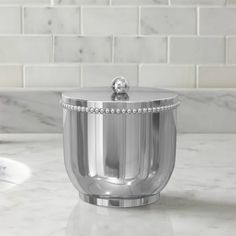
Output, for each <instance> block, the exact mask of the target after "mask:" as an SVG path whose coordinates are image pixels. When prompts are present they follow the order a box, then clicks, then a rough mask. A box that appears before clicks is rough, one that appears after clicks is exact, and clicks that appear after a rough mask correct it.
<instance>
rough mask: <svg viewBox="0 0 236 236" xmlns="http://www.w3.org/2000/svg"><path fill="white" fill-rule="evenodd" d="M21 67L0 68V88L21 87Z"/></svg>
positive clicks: (7, 66) (8, 66)
mask: <svg viewBox="0 0 236 236" xmlns="http://www.w3.org/2000/svg"><path fill="white" fill-rule="evenodd" d="M22 84H23V83H22V66H20V65H6V66H5V65H2V66H0V87H22Z"/></svg>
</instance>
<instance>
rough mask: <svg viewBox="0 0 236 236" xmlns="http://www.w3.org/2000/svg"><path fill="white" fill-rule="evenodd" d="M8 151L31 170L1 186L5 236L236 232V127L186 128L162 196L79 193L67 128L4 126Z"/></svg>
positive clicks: (214, 235) (215, 235)
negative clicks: (133, 204) (70, 172)
mask: <svg viewBox="0 0 236 236" xmlns="http://www.w3.org/2000/svg"><path fill="white" fill-rule="evenodd" d="M0 140H1V145H0V157H4V158H6V159H11V160H15V161H18V162H20V163H24V164H25V165H27V166H28V167H29V168H30V169H31V176H30V178H29V179H28V180H27V181H26V182H24V183H19V184H18V185H16V186H15V187H13V188H11V189H8V190H4V191H1V192H0V219H1V220H0V235H4V236H16V235H22V236H31V235H34V236H78V235H80V236H88V235H90V236H97V235H103V236H110V235H114V236H118V235H124V236H128V235H129V236H139V235H148V236H157V235H158V236H159V235H160V236H183V235H191V236H197V235H201V236H221V235H225V236H228V235H230V236H231V235H235V234H236V201H235V199H236V171H235V169H236V159H235V153H236V146H235V143H236V134H181V135H179V136H178V142H177V158H176V167H175V170H174V173H173V176H172V178H171V180H170V182H169V184H168V185H167V187H166V188H165V189H164V191H163V193H162V194H161V198H160V201H159V202H157V203H155V204H152V205H149V206H146V207H140V208H133V209H110V208H102V207H96V206H93V205H88V204H86V203H83V202H81V201H79V198H78V192H77V191H76V190H75V189H74V187H73V186H72V184H71V183H70V181H69V179H68V177H67V175H66V171H65V168H64V162H63V150H62V137H61V135H60V134H1V135H0Z"/></svg>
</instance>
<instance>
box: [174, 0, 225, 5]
mask: <svg viewBox="0 0 236 236" xmlns="http://www.w3.org/2000/svg"><path fill="white" fill-rule="evenodd" d="M225 2H226V0H171V4H173V5H224V4H225Z"/></svg>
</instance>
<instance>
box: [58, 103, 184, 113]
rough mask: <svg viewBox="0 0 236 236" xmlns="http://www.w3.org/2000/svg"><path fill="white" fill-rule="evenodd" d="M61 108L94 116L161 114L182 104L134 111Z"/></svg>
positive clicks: (72, 106) (66, 106) (81, 107)
mask: <svg viewBox="0 0 236 236" xmlns="http://www.w3.org/2000/svg"><path fill="white" fill-rule="evenodd" d="M60 103H61V106H62V107H63V108H64V109H67V110H70V111H76V112H85V113H94V114H136V113H137V114H145V113H159V112H163V111H168V110H172V109H175V108H177V107H178V106H179V105H180V102H177V103H174V104H171V105H166V106H158V107H149V108H136V109H135V108H134V109H130V108H128V109H125V108H123V109H120V108H97V107H83V106H74V105H70V104H66V103H63V102H60Z"/></svg>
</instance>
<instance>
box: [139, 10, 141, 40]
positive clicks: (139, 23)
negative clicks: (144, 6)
mask: <svg viewBox="0 0 236 236" xmlns="http://www.w3.org/2000/svg"><path fill="white" fill-rule="evenodd" d="M138 36H141V7H140V6H139V7H138Z"/></svg>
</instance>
